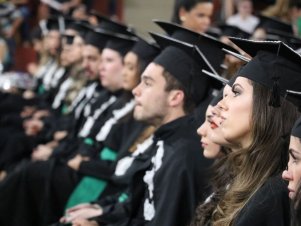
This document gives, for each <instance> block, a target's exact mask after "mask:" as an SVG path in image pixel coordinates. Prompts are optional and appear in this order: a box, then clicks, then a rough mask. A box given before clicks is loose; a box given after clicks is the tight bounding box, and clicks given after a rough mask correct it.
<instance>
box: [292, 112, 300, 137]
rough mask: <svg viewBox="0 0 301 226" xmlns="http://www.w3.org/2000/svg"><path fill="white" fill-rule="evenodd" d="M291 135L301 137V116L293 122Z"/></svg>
mask: <svg viewBox="0 0 301 226" xmlns="http://www.w3.org/2000/svg"><path fill="white" fill-rule="evenodd" d="M291 135H292V136H294V137H298V138H301V117H300V118H298V120H297V121H296V122H295V124H294V126H293V129H292V132H291Z"/></svg>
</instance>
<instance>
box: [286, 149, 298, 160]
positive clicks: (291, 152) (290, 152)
mask: <svg viewBox="0 0 301 226" xmlns="http://www.w3.org/2000/svg"><path fill="white" fill-rule="evenodd" d="M288 152H289V154H290V155H291V156H292V157H293V159H296V158H297V157H300V156H301V154H300V153H299V152H298V151H296V150H294V149H292V148H290V149H289V150H288Z"/></svg>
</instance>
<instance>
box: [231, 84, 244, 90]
mask: <svg viewBox="0 0 301 226" xmlns="http://www.w3.org/2000/svg"><path fill="white" fill-rule="evenodd" d="M237 86H239V87H240V88H242V89H243V87H242V85H240V84H239V83H235V84H233V86H232V89H233V88H235V87H237Z"/></svg>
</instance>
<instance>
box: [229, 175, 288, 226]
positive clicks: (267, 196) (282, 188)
mask: <svg viewBox="0 0 301 226" xmlns="http://www.w3.org/2000/svg"><path fill="white" fill-rule="evenodd" d="M249 225H250V226H290V204H289V197H288V189H287V183H286V182H285V181H284V180H282V178H281V177H280V176H275V177H272V178H269V179H268V180H267V181H266V183H265V184H264V185H263V186H262V187H261V188H259V190H258V191H257V192H256V193H255V194H254V196H253V197H252V198H251V199H250V200H249V202H248V203H247V204H246V206H245V207H244V208H243V209H242V210H241V211H240V213H239V214H238V216H237V218H236V219H235V221H234V223H233V226H249Z"/></svg>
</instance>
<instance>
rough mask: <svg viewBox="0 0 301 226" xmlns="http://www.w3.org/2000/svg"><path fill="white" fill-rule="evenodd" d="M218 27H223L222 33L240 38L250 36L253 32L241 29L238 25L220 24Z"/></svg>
mask: <svg viewBox="0 0 301 226" xmlns="http://www.w3.org/2000/svg"><path fill="white" fill-rule="evenodd" d="M218 27H219V28H220V29H221V35H224V36H229V37H238V38H250V37H251V34H250V33H248V32H245V31H243V30H241V29H240V28H239V27H237V26H233V25H228V24H220V25H218Z"/></svg>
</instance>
